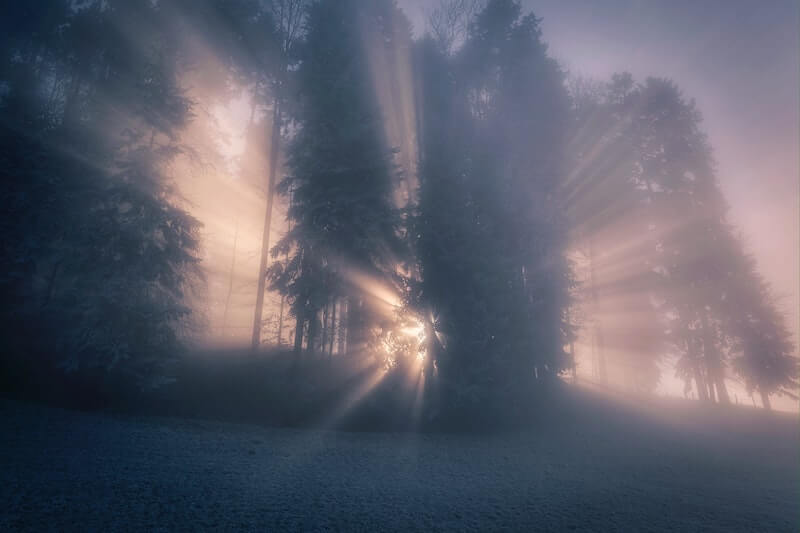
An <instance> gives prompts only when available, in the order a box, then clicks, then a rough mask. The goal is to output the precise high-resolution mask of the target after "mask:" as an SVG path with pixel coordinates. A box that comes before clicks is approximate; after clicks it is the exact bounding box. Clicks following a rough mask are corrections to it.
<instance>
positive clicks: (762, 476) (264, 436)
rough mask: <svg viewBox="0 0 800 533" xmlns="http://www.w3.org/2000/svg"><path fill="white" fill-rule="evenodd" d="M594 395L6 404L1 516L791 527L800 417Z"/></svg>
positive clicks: (85, 527)
mask: <svg viewBox="0 0 800 533" xmlns="http://www.w3.org/2000/svg"><path fill="white" fill-rule="evenodd" d="M587 399H591V397H590V396H587ZM604 402H605V404H604V405H601V406H600V407H598V406H597V404H598V401H597V398H594V401H593V403H592V407H591V408H588V407H587V408H586V409H582V410H576V411H574V412H573V413H572V414H571V415H568V414H565V416H563V417H561V418H559V419H558V420H556V421H553V420H551V421H549V422H546V423H544V427H540V428H539V429H538V431H533V430H531V431H529V432H525V433H517V434H508V433H506V434H496V435H488V436H487V435H482V436H481V435H463V434H462V435H452V434H451V435H445V434H423V435H413V434H377V433H344V432H330V431H312V430H296V429H265V428H261V427H257V426H247V425H233V424H225V423H219V422H201V421H192V420H182V419H169V418H137V417H129V416H116V415H102V414H86V413H79V412H71V411H64V410H60V409H52V408H44V407H36V406H30V405H26V404H20V403H15V402H7V401H0V423H2V426H1V427H2V437H0V438H1V439H2V441H1V442H0V502H2V504H1V505H2V507H0V530H2V531H14V530H72V531H106V530H148V531H175V530H187V531H194V530H259V531H275V530H293V531H299V530H306V531H308V530H310V531H315V530H339V531H341V530H362V531H376V530H394V531H410V530H420V531H435V530H460V531H464V530H474V531H491V530H511V531H532V530H549V531H574V530H581V531H725V532H732V531H770V532H779V531H797V530H798V527H800V505H798V502H800V491H798V488H799V485H798V484H799V483H800V465H799V461H800V456H799V453H798V450H800V448H799V447H798V444H799V443H798V431H797V429H798V426H797V419H796V418H794V417H790V416H782V415H772V416H764V415H763V414H762V413H756V412H748V411H746V410H728V411H716V412H703V411H700V410H698V409H695V408H690V407H688V406H686V405H680V404H666V403H662V404H658V405H651V406H649V407H644V408H636V409H634V408H633V407H632V406H631V405H625V404H619V405H618V404H614V403H613V402H612V401H611V400H604ZM601 403H602V402H601ZM656 412H657V413H658V415H656V414H655V413H656Z"/></svg>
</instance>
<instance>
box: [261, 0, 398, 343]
mask: <svg viewBox="0 0 800 533" xmlns="http://www.w3.org/2000/svg"><path fill="white" fill-rule="evenodd" d="M400 16H402V14H401V13H400V12H399V11H397V8H396V7H395V6H394V4H393V3H391V2H388V1H387V2H374V3H370V4H362V3H359V2H355V1H344V2H340V1H337V2H333V1H322V2H318V3H316V4H313V5H312V6H311V7H310V8H309V14H308V26H307V35H306V42H305V43H304V47H303V49H302V52H301V59H300V63H299V68H298V71H297V83H298V85H297V90H298V93H299V102H298V104H297V110H296V115H295V120H296V122H297V132H296V134H295V136H294V138H293V139H292V141H291V143H290V144H289V148H288V158H287V166H288V173H287V176H286V177H285V178H284V180H282V182H281V184H280V190H281V191H282V193H284V194H287V193H288V192H289V191H290V190H291V194H292V205H291V207H290V209H289V214H288V216H289V219H290V221H291V223H292V226H291V229H290V231H289V232H288V233H287V234H286V235H285V236H284V237H283V238H282V239H281V240H280V241H279V242H278V243H277V244H276V246H275V247H274V248H273V251H272V254H273V257H276V258H277V257H279V256H280V255H283V254H286V253H287V252H289V257H288V259H286V260H284V261H281V262H276V263H274V264H273V267H272V268H271V269H270V278H271V280H272V286H273V287H274V288H276V289H277V290H279V291H281V292H282V293H283V294H285V295H286V296H287V297H288V300H289V302H290V306H291V312H292V315H293V316H294V317H295V319H296V321H297V332H296V334H295V352H296V353H297V354H299V353H300V351H301V349H302V340H303V338H304V336H305V338H306V340H307V347H308V351H309V352H311V353H314V352H316V351H318V350H319V349H320V348H321V346H320V340H321V339H320V326H321V324H320V314H321V313H322V311H323V309H324V308H325V307H326V306H328V305H330V303H331V302H333V301H335V299H336V298H338V297H346V298H347V301H348V304H347V309H348V316H347V319H346V321H347V348H348V351H349V352H358V351H360V350H362V349H363V348H364V347H365V346H366V343H367V341H368V337H369V335H370V330H371V329H372V328H373V326H374V324H375V320H376V316H377V315H378V314H379V313H380V310H379V305H380V304H379V302H378V301H376V299H375V298H374V297H373V296H371V294H370V291H369V288H368V287H365V286H364V285H363V283H359V282H357V281H354V280H358V279H368V280H370V283H374V284H377V285H382V284H391V283H392V280H393V277H394V270H395V265H396V262H397V257H398V256H399V254H400V252H401V250H400V248H401V247H400V240H399V238H398V234H397V225H398V220H399V217H398V213H397V210H396V208H395V207H394V205H393V203H392V193H393V189H392V187H393V183H394V179H393V173H394V172H395V168H394V167H393V165H392V161H391V151H390V148H389V146H388V145H387V143H386V140H385V138H384V134H383V129H382V127H381V116H380V112H379V109H378V105H377V100H376V95H375V94H374V91H373V88H372V86H371V85H370V82H369V80H370V76H369V72H368V71H367V64H366V61H365V60H364V55H363V54H364V49H363V44H362V41H361V36H362V35H363V34H362V31H364V29H365V28H373V29H375V28H377V29H378V30H381V29H383V28H385V26H383V25H381V24H380V21H381V20H382V19H381V17H387V18H388V17H400ZM384 31H386V30H384ZM379 33H380V32H379ZM378 36H379V37H381V38H389V37H390V35H387V34H386V33H384V34H382V35H378ZM380 42H381V41H377V43H380ZM377 43H376V44H377ZM343 318H344V317H342V318H341V319H343ZM341 319H340V320H341Z"/></svg>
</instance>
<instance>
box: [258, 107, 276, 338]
mask: <svg viewBox="0 0 800 533" xmlns="http://www.w3.org/2000/svg"><path fill="white" fill-rule="evenodd" d="M280 121H281V110H280V101H279V100H278V98H277V97H275V99H274V103H273V106H272V140H271V142H270V154H269V171H268V175H269V177H268V180H267V209H266V212H265V213H264V233H263V234H262V236H261V260H260V261H259V265H258V287H257V289H256V291H257V292H256V310H255V313H254V316H253V342H252V349H253V351H254V352H255V351H256V350H258V347H259V346H260V345H261V314H262V313H263V311H264V289H265V286H266V282H267V263H268V260H269V232H270V226H271V223H272V203H273V200H274V198H275V174H276V173H277V172H276V169H277V164H278V154H279V150H278V149H279V145H280V139H281V125H280Z"/></svg>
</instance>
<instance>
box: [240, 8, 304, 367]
mask: <svg viewBox="0 0 800 533" xmlns="http://www.w3.org/2000/svg"><path fill="white" fill-rule="evenodd" d="M307 2H308V0H272V1H271V2H270V3H269V6H270V11H271V12H272V15H273V17H274V19H275V24H276V25H277V30H278V35H279V36H280V39H281V43H280V45H281V46H280V52H281V57H280V64H279V66H278V69H277V71H276V75H275V76H274V79H273V80H272V99H273V101H272V135H271V141H270V157H269V169H268V171H267V207H266V211H265V213H264V232H263V234H262V238H261V260H260V261H259V265H258V285H257V289H256V291H257V292H256V308H255V313H254V315H253V339H252V349H253V350H254V351H255V350H257V349H258V347H259V346H260V345H261V315H262V313H263V311H264V291H265V290H266V282H267V266H268V261H269V237H270V235H269V234H270V229H271V226H272V205H273V203H274V199H275V176H276V174H277V164H278V159H279V158H280V145H281V124H282V123H283V114H282V111H281V96H282V90H283V86H284V81H285V80H284V78H285V77H286V72H287V70H288V68H289V61H290V54H291V51H292V48H293V46H294V44H295V42H296V41H297V37H298V35H299V33H300V29H301V27H302V23H303V16H304V13H305V6H306V4H307Z"/></svg>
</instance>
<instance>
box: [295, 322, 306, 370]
mask: <svg viewBox="0 0 800 533" xmlns="http://www.w3.org/2000/svg"><path fill="white" fill-rule="evenodd" d="M304 327H305V319H304V317H303V316H302V315H299V316H298V317H297V324H296V325H295V328H294V355H295V360H298V359H300V355H301V354H302V352H303V329H304Z"/></svg>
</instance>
